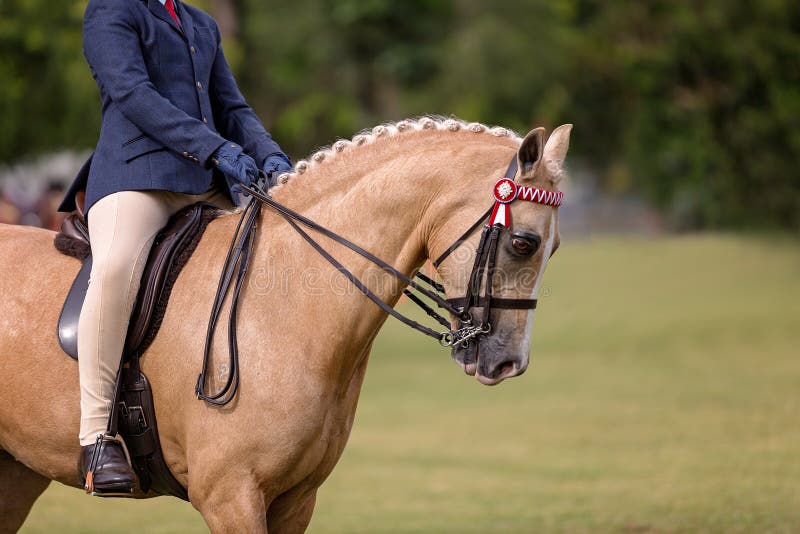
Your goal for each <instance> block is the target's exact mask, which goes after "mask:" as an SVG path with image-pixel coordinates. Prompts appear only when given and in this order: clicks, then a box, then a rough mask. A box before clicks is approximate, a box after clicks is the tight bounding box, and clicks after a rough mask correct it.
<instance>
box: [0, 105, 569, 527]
mask: <svg viewBox="0 0 800 534" xmlns="http://www.w3.org/2000/svg"><path fill="white" fill-rule="evenodd" d="M560 130H561V129H560ZM558 131H559V130H557V132H558ZM538 132H539V133H537V134H536V135H537V136H538V142H539V147H540V148H541V146H542V144H541V132H540V131H538ZM529 137H530V136H529ZM555 137H558V139H554V138H555ZM568 138H569V129H568V128H566V131H565V132H564V131H561V133H560V134H559V135H558V136H555V135H554V136H553V137H551V140H550V142H549V143H548V145H547V148H546V149H545V154H544V158H543V157H542V154H541V153H540V154H538V156H536V157H537V160H536V161H535V162H533V163H535V164H536V165H535V167H534V169H533V171H532V172H531V173H530V174H529V175H528V176H527V178H526V176H524V175H523V176H522V177H521V178H520V179H523V180H525V179H527V180H530V181H532V182H536V183H539V184H540V185H541V186H542V187H550V188H553V187H554V186H555V183H556V181H557V178H558V175H559V172H560V171H559V166H560V164H561V162H562V161H563V159H564V155H565V154H566V146H567V143H568ZM526 141H527V140H526ZM360 145H363V146H360ZM518 149H520V139H519V138H517V137H516V136H514V135H512V134H510V133H508V132H507V131H505V130H503V129H495V130H489V129H487V128H486V127H483V126H481V125H466V124H463V123H460V122H456V121H452V120H450V121H444V122H442V121H434V120H431V119H423V120H421V121H417V122H414V121H406V122H404V123H399V124H398V125H392V126H384V127H378V128H376V129H375V130H374V131H373V132H372V133H371V134H369V135H362V136H357V137H356V138H354V140H353V142H339V143H337V144H335V145H334V146H333V147H332V148H331V149H330V150H328V151H325V152H320V153H318V154H316V155H315V156H314V157H313V158H312V159H311V161H310V162H301V163H300V164H298V171H302V172H297V173H296V174H295V175H293V176H291V178H290V179H289V180H288V183H286V184H284V185H281V186H279V187H277V188H275V189H274V196H275V198H276V199H277V200H278V201H280V202H283V203H285V204H287V205H288V206H290V207H292V208H293V209H295V210H297V211H299V212H301V213H303V214H305V215H307V216H308V217H310V218H312V219H314V220H316V221H318V222H320V223H322V224H323V225H325V226H328V227H329V228H330V229H332V230H333V231H335V232H338V233H340V234H342V235H344V236H346V237H348V238H350V239H351V240H353V241H355V242H356V243H358V244H360V245H362V246H364V247H365V248H367V249H368V250H370V251H372V252H374V253H375V254H377V255H378V256H379V257H381V258H383V259H384V260H386V261H388V262H389V263H391V264H393V265H394V266H396V267H397V268H399V269H400V270H402V271H404V272H405V273H407V274H411V273H413V272H414V271H415V270H416V269H418V268H419V267H420V266H421V265H422V263H423V262H424V261H425V259H426V258H429V257H435V256H437V255H438V254H439V253H441V252H442V251H443V250H444V249H445V248H446V247H447V246H449V244H450V243H451V242H452V241H454V240H455V238H456V237H458V235H459V234H460V233H461V232H463V231H464V229H465V228H466V227H468V226H469V225H470V224H471V223H472V222H473V221H474V220H475V219H477V217H478V216H479V215H480V213H481V212H483V211H484V210H486V208H487V207H488V206H489V205H490V203H491V188H492V185H493V184H494V181H495V180H496V179H497V178H498V177H499V176H501V175H502V173H503V171H504V170H505V167H506V165H507V164H508V161H509V159H510V158H511V157H512V156H513V155H514V154H515V153H516V152H517V150H518ZM548 151H549V154H548ZM323 160H325V161H323ZM540 160H541V161H543V162H545V164H541V165H540V164H539V163H540ZM285 178H286V177H284V180H283V181H284V182H286V181H287V180H286V179H285ZM526 204H527V203H526ZM513 213H514V217H515V218H516V219H515V221H519V223H518V224H520V225H527V226H529V227H530V228H533V229H535V230H536V231H537V232H539V233H540V234H541V235H542V236H544V238H543V239H544V240H545V241H546V243H544V244H543V248H544V249H545V250H543V251H542V252H540V253H537V255H536V256H534V257H533V258H532V259H531V265H534V266H535V267H536V268H537V269H538V270H539V272H541V271H542V270H543V269H544V264H545V262H546V259H547V258H548V257H549V255H550V254H551V253H552V251H553V249H554V247H555V246H556V244H557V222H556V210H555V209H553V208H550V207H547V206H541V205H532V204H528V205H527V206H516V205H515V207H514V209H513ZM237 221H238V216H237V215H235V214H231V215H228V216H224V217H222V218H220V219H218V220H216V221H214V222H213V223H212V224H211V225H210V226H209V228H208V230H207V231H206V234H205V236H204V237H203V240H202V242H201V243H200V245H199V247H198V248H197V251H196V252H195V253H194V256H193V257H192V259H191V261H190V263H189V264H188V265H187V266H186V268H185V269H184V270H183V272H182V274H181V276H180V277H179V279H178V281H177V283H176V285H175V287H174V290H173V292H172V297H171V300H170V303H169V307H168V309H167V312H166V316H165V317H164V321H163V324H162V327H161V330H160V332H159V335H158V336H157V337H156V339H155V341H154V343H153V344H152V346H151V347H150V349H149V350H148V352H147V354H146V355H145V357H144V359H143V368H144V371H145V373H146V374H147V375H148V377H149V378H150V380H151V382H152V384H153V390H154V396H155V403H156V407H157V412H158V424H159V430H160V434H161V439H162V446H163V450H164V454H165V457H166V459H167V461H168V463H169V465H170V468H171V469H172V471H173V473H174V474H175V475H176V477H177V478H178V480H180V482H181V483H183V484H184V485H185V486H186V487H187V488H188V491H189V496H190V499H191V502H192V504H193V505H194V506H195V507H196V508H197V509H198V510H199V511H200V512H201V514H202V515H203V517H204V518H205V520H206V521H207V523H208V525H209V527H210V528H211V530H212V531H213V532H266V531H267V529H268V528H269V530H271V531H274V532H299V531H303V530H304V529H305V527H306V526H307V524H308V522H309V521H310V518H311V513H312V510H313V507H314V500H315V496H316V490H317V488H318V487H319V486H320V485H321V484H322V482H323V481H324V480H325V478H326V477H327V476H328V475H329V473H330V472H331V470H332V469H333V467H334V465H335V464H336V462H337V460H338V459H339V457H340V455H341V453H342V451H343V448H344V446H345V443H346V441H347V437H348V435H349V433H350V429H351V426H352V423H353V417H354V414H355V408H356V403H357V401H358V395H359V391H360V388H361V382H362V380H363V377H364V372H365V369H366V364H367V359H368V358H367V356H368V354H369V350H370V347H371V344H372V340H373V339H374V337H375V335H376V334H377V332H378V330H379V328H380V327H381V325H382V324H383V321H384V320H385V318H386V316H385V314H384V313H383V312H381V311H380V310H379V309H378V308H377V307H376V306H374V305H373V304H372V303H370V302H369V301H368V300H367V299H366V298H364V297H363V296H362V295H361V294H360V293H357V292H356V291H355V290H354V289H353V288H352V287H350V286H349V285H348V283H347V282H346V281H345V280H344V278H342V277H341V276H340V275H338V274H336V273H335V272H334V270H333V268H332V267H331V266H330V265H329V264H327V263H326V262H325V261H324V260H323V259H322V258H321V257H320V256H319V255H318V254H317V253H316V252H315V251H313V250H312V249H311V248H310V247H309V246H308V245H307V244H305V242H303V241H302V240H301V238H300V237H299V236H298V235H297V234H296V233H294V232H293V231H292V230H291V229H290V228H289V227H288V225H286V224H285V223H284V222H283V221H282V219H280V218H279V217H278V216H277V215H275V214H273V213H271V212H269V211H266V210H265V212H264V214H263V215H262V220H261V222H260V229H259V238H258V243H257V245H256V250H255V256H254V260H253V267H252V269H253V270H252V271H251V273H250V279H249V281H248V282H249V283H248V285H247V287H246V289H245V290H244V291H243V294H242V297H241V308H240V312H239V318H240V319H239V323H240V328H239V344H240V348H241V357H240V359H241V387H240V390H239V393H238V396H237V398H236V400H235V401H234V402H232V403H231V404H230V405H228V406H226V407H224V408H216V407H211V406H209V405H207V404H205V403H203V402H200V401H198V400H196V398H195V397H194V385H195V381H196V379H197V373H198V371H199V367H200V362H201V359H202V344H203V340H204V336H205V326H206V324H207V319H208V314H209V311H210V305H211V301H212V299H213V295H214V291H215V289H216V281H217V279H218V276H219V270H220V266H221V263H222V260H223V258H224V255H225V251H226V246H227V243H228V242H229V240H230V236H231V234H232V232H233V229H234V227H235V225H236V223H237ZM52 241H53V233H52V232H49V231H46V230H41V229H34V228H25V227H16V226H7V225H0V295H2V299H1V300H0V377H2V382H3V387H2V388H0V531H4V530H10V531H13V530H15V529H16V528H18V527H19V525H20V524H21V523H22V521H24V518H25V516H26V515H27V513H28V511H29V509H30V507H31V506H32V504H33V502H34V501H35V499H36V498H37V497H38V495H39V494H40V493H41V492H42V491H44V489H45V488H46V486H47V484H48V483H49V481H50V480H51V479H52V480H57V481H59V482H62V483H64V484H68V485H71V486H77V485H78V479H77V473H76V459H77V457H78V450H79V445H78V439H77V433H78V424H79V391H78V371H77V364H76V363H75V362H74V361H73V360H71V359H70V358H67V357H66V356H65V355H64V354H63V353H62V351H61V349H60V348H59V346H58V342H57V339H56V335H55V329H56V322H57V319H58V314H59V311H60V308H61V305H62V303H63V301H64V297H65V295H66V293H67V291H68V289H69V286H70V284H71V282H72V280H73V278H74V276H75V273H76V272H77V270H78V268H79V263H78V261H77V260H75V259H72V258H69V257H66V256H63V255H60V254H59V253H58V252H56V250H55V249H54V248H53V244H52ZM322 242H323V243H324V244H325V245H326V246H327V247H328V248H329V249H330V250H331V251H332V252H333V253H334V254H335V255H336V256H337V257H338V258H339V260H340V261H342V263H343V264H345V265H346V266H348V267H349V268H350V269H352V270H353V272H354V273H355V274H356V275H358V276H359V277H361V278H362V279H364V280H366V281H368V284H369V285H370V286H371V287H372V288H373V289H375V290H377V292H378V293H379V294H381V295H382V296H383V297H384V298H385V300H386V301H387V302H391V303H394V302H396V300H397V299H398V298H399V295H400V289H401V288H399V287H397V283H396V282H395V281H394V280H393V279H391V278H390V277H388V276H387V275H384V274H382V273H381V272H380V271H379V270H378V269H377V268H376V267H374V266H372V265H370V264H369V263H367V262H366V261H365V260H363V259H362V258H360V257H358V256H356V255H354V254H352V253H350V252H348V251H345V250H344V249H343V248H342V247H340V246H338V245H335V244H333V243H331V242H330V241H327V240H324V239H323V240H322ZM547 247H549V250H547ZM448 261H450V260H448ZM453 262H455V260H453ZM470 262H471V258H465V259H464V260H463V261H462V262H460V263H459V264H458V265H455V264H451V265H449V268H450V270H451V271H452V273H453V274H451V275H449V276H448V275H445V273H443V275H444V276H445V283H446V286H447V288H448V293H449V294H452V295H454V296H455V295H456V294H460V293H462V292H463V289H464V288H463V283H462V282H460V281H459V280H460V279H461V278H463V276H456V274H459V273H462V272H463V271H465V270H468V269H469V266H470ZM505 291H506V292H507V293H508V295H509V296H520V295H515V294H514V293H513V288H511V289H509V288H506V289H505ZM521 296H523V297H528V296H530V295H529V294H525V295H521ZM514 313H517V312H514ZM527 313H528V312H527V311H523V312H519V315H520V317H519V320H518V321H516V324H517V326H519V325H524V324H525V322H526V320H527V319H526V314H527ZM529 322H530V321H528V323H529ZM225 328H226V325H225V324H224V322H223V324H221V325H220V329H219V332H223V333H224V332H225ZM528 336H529V331H528V332H520V334H519V336H518V337H519V339H520V342H525V343H527V340H528ZM224 338H225V336H224V335H218V336H217V340H216V344H215V349H216V350H217V354H218V355H219V356H218V357H217V361H215V362H214V364H215V365H214V370H215V373H216V376H215V377H214V381H215V383H216V384H219V383H220V381H221V380H224V378H225V369H224V366H222V365H221V364H222V363H224V361H225V350H224V347H225V339H224ZM524 350H525V353H526V354H527V350H528V349H527V347H526V348H525V349H524ZM525 364H526V365H527V360H526V362H525ZM523 370H524V369H523ZM473 372H474V370H473ZM213 385H214V384H213V383H212V386H213Z"/></svg>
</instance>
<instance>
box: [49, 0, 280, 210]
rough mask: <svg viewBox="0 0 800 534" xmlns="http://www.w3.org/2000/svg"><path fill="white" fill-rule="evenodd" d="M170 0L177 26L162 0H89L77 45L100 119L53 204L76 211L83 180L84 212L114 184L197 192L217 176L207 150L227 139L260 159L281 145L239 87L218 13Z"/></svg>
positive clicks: (124, 188)
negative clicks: (87, 154) (93, 141)
mask: <svg viewBox="0 0 800 534" xmlns="http://www.w3.org/2000/svg"><path fill="white" fill-rule="evenodd" d="M176 5H177V10H178V15H179V17H180V21H181V27H182V29H181V28H179V26H178V25H177V24H176V23H175V21H174V20H173V19H172V17H171V16H170V14H169V12H168V11H167V9H166V8H165V7H164V6H163V5H162V4H161V2H159V0H90V1H89V5H88V6H87V8H86V13H85V14H84V21H83V52H84V55H85V56H86V59H87V61H88V62H89V66H90V68H91V70H92V75H93V76H94V78H95V80H96V81H97V85H98V87H99V88H100V97H101V100H102V125H101V128H100V139H99V141H98V143H97V147H96V149H95V152H94V154H93V155H92V157H91V158H90V159H89V161H88V162H87V164H86V165H84V166H83V168H82V169H81V172H80V173H79V174H78V176H77V178H76V179H75V181H74V182H73V183H72V185H71V186H70V188H69V190H68V191H67V193H66V195H65V198H64V200H63V201H62V203H61V205H60V206H59V208H58V209H59V211H72V210H74V209H75V200H74V197H75V194H76V193H77V192H78V191H80V190H81V189H83V188H85V189H86V200H85V208H84V209H85V212H88V210H89V208H90V207H91V206H92V205H93V204H94V203H95V202H96V201H97V200H99V199H100V198H102V197H104V196H106V195H108V194H111V193H114V192H117V191H128V190H146V189H162V190H167V191H174V192H178V193H190V194H199V193H203V192H205V191H207V190H208V189H209V187H210V186H211V184H212V179H213V175H214V173H212V170H211V168H210V162H209V157H210V156H211V154H212V153H213V152H214V151H215V150H216V149H217V148H219V146H220V145H222V143H224V142H225V140H226V139H229V140H231V141H234V142H236V143H239V144H240V145H242V147H244V150H245V152H246V153H247V154H249V155H250V156H252V157H253V159H255V160H256V163H257V164H259V165H263V163H264V160H265V159H266V158H267V156H269V155H270V154H274V153H276V152H280V151H281V149H280V147H279V146H278V145H277V143H275V141H273V140H272V137H271V136H270V135H269V133H267V131H266V130H265V129H264V126H263V125H262V124H261V121H260V120H259V119H258V117H257V116H256V114H255V113H254V112H253V110H252V108H250V106H249V105H248V104H247V102H245V99H244V97H242V94H241V93H240V92H239V89H238V87H237V86H236V81H235V80H234V78H233V75H232V74H231V71H230V68H229V67H228V64H227V62H226V61H225V56H224V55H223V53H222V48H221V47H220V33H219V28H217V24H216V22H215V21H214V19H213V18H211V17H210V16H209V15H208V14H206V13H204V12H203V11H201V10H199V9H197V8H195V7H192V6H189V5H187V4H183V3H180V4H179V3H178V2H176ZM217 178H218V179H219V176H217ZM219 183H220V184H221V185H223V184H224V185H225V186H226V187H224V188H223V190H224V191H227V192H228V194H230V191H229V189H228V188H227V182H226V181H225V180H220V181H219ZM234 200H235V199H234Z"/></svg>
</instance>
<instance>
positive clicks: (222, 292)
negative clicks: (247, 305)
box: [195, 198, 261, 406]
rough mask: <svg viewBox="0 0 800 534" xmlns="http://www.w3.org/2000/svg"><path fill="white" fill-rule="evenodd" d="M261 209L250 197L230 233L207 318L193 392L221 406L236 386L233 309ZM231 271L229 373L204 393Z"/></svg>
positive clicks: (235, 310)
mask: <svg viewBox="0 0 800 534" xmlns="http://www.w3.org/2000/svg"><path fill="white" fill-rule="evenodd" d="M260 211H261V202H259V201H258V200H257V199H255V198H253V199H251V200H250V202H249V203H248V204H247V207H246V208H245V209H244V211H243V212H242V217H241V219H239V224H238V225H237V226H236V230H235V231H234V232H233V238H232V240H231V245H230V247H229V248H228V254H227V255H226V257H225V261H224V263H223V267H222V275H221V278H220V281H219V285H218V286H217V293H216V295H215V296H214V302H213V304H212V307H211V317H210V318H209V321H208V330H207V331H206V342H205V347H204V349H203V367H202V368H201V372H200V375H199V376H198V377H197V384H196V385H195V394H196V395H197V398H198V399H200V400H204V401H206V402H208V403H210V404H215V405H217V406H224V405H225V404H227V403H229V402H230V401H231V400H233V397H234V396H235V395H236V391H237V389H238V388H239V344H238V342H237V336H236V324H237V323H236V316H237V314H236V312H237V310H238V303H239V295H240V293H241V289H242V285H243V283H244V279H245V274H246V273H247V267H248V265H249V263H250V258H251V254H252V251H253V248H254V246H255V236H256V222H257V221H258V214H259V212H260ZM234 273H235V275H236V282H235V284H234V287H233V294H232V295H231V302H230V311H229V314H228V376H227V378H226V381H225V384H224V385H223V386H222V387H221V388H220V389H219V391H217V393H215V394H213V395H208V394H206V392H205V384H206V380H207V378H206V377H207V372H208V366H209V360H210V357H211V345H212V341H213V338H214V331H215V330H216V327H217V320H218V319H219V315H220V312H221V310H222V304H223V302H224V301H225V296H226V295H227V294H228V292H229V291H230V287H231V282H232V281H233V277H234Z"/></svg>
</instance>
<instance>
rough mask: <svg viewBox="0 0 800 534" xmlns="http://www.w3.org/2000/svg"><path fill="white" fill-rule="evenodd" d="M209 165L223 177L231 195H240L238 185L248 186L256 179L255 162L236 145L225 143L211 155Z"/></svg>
mask: <svg viewBox="0 0 800 534" xmlns="http://www.w3.org/2000/svg"><path fill="white" fill-rule="evenodd" d="M211 163H213V164H214V166H215V167H216V168H217V169H219V170H220V171H221V172H222V173H223V174H224V175H225V179H226V180H227V181H228V186H229V187H230V188H231V193H238V194H241V193H242V190H241V187H239V184H244V185H246V186H250V185H252V184H253V182H255V181H256V180H257V179H258V167H257V166H256V162H255V161H254V160H253V158H251V157H250V156H248V155H247V154H245V153H244V151H243V149H242V147H240V146H239V145H237V144H236V143H231V142H230V141H226V142H225V144H224V145H222V146H221V147H219V148H218V149H217V150H216V151H215V152H214V153H213V154H212V155H211Z"/></svg>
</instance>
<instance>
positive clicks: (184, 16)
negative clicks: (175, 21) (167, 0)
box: [164, 0, 194, 45]
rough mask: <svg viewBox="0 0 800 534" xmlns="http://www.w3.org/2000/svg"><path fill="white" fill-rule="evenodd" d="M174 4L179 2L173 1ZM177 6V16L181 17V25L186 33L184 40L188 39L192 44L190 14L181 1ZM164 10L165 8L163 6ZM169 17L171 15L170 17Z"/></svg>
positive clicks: (192, 27)
mask: <svg viewBox="0 0 800 534" xmlns="http://www.w3.org/2000/svg"><path fill="white" fill-rule="evenodd" d="M175 3H176V4H179V3H180V2H178V1H177V0H176V1H175ZM180 4H181V5H179V6H178V17H180V19H181V26H183V32H184V33H185V34H186V40H187V41H189V44H190V45H194V21H193V20H192V16H191V15H190V14H189V10H188V9H186V8H185V7H184V6H183V4H182V3H180ZM164 11H166V8H164ZM170 18H171V17H170Z"/></svg>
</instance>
